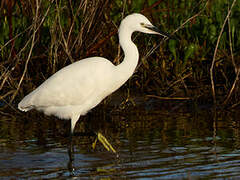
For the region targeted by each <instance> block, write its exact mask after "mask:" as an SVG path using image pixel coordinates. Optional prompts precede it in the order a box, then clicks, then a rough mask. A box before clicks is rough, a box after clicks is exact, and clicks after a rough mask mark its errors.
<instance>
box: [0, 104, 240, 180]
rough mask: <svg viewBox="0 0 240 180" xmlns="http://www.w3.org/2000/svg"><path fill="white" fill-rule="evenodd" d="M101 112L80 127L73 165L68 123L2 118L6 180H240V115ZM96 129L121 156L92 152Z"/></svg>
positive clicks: (34, 115)
mask: <svg viewBox="0 0 240 180" xmlns="http://www.w3.org/2000/svg"><path fill="white" fill-rule="evenodd" d="M97 109H98V111H93V112H91V113H90V115H88V116H87V117H85V118H83V120H82V121H83V122H82V123H78V125H77V128H76V131H77V135H75V136H74V137H73V145H74V154H73V156H74V160H73V161H70V160H69V154H68V150H69V139H68V132H69V128H70V125H69V122H68V121H62V120H58V119H55V118H52V117H45V116H43V115H42V114H40V113H38V112H30V113H28V114H24V116H23V114H17V115H14V116H13V115H10V114H4V115H2V116H1V117H0V167H1V168H0V179H11V178H12V179H18V178H19V179H24V178H26V179H28V178H31V179H75V177H80V179H89V178H92V179H101V178H110V179H121V178H122V179H129V178H139V179H148V178H149V179H154V178H156V179H199V178H206V179H208V178H209V179H210V178H211V179H224V178H226V179H228V178H236V179H238V178H240V149H239V147H240V137H239V136H240V118H239V117H240V116H239V113H238V111H235V112H220V111H213V110H212V109H198V108H192V107H191V108H181V107H180V108H179V107H178V108H177V109H174V108H172V107H171V108H169V107H161V108H160V107H158V106H151V108H145V107H144V108H142V107H140V108H139V107H133V108H127V109H125V110H123V111H119V112H118V111H113V112H111V110H109V109H108V110H101V107H99V108H97ZM173 109H174V110H173ZM179 109H181V110H179ZM183 109H184V110H183ZM189 109H191V110H189ZM104 112H109V113H104ZM92 130H93V131H95V132H102V133H103V134H104V135H105V137H106V138H108V140H109V141H110V142H111V144H112V145H113V146H114V147H115V149H116V150H117V152H118V157H117V156H116V155H115V154H113V153H110V152H107V151H106V150H105V149H104V148H103V146H102V144H100V143H98V144H97V147H96V149H94V150H93V149H92V147H91V145H92V143H93V142H94V140H95V137H94V136H92V135H91V133H90V134H89V132H91V131H92Z"/></svg>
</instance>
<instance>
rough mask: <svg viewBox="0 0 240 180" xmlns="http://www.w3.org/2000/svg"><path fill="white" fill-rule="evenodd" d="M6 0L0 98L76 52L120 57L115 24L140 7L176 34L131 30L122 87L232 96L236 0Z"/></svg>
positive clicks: (19, 92) (159, 93)
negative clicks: (132, 49) (134, 53)
mask: <svg viewBox="0 0 240 180" xmlns="http://www.w3.org/2000/svg"><path fill="white" fill-rule="evenodd" d="M11 2H12V1H7V0H4V1H3V2H2V4H1V16H0V23H1V26H0V48H1V51H0V58H1V61H0V72H1V75H0V92H1V93H0V100H1V101H2V102H4V103H5V104H9V105H11V104H12V103H13V104H15V102H16V101H18V100H19V99H20V98H22V97H23V96H24V95H26V94H27V93H28V92H30V91H32V90H33V89H34V88H36V87H37V86H38V85H39V84H41V83H42V82H43V81H44V80H45V79H46V78H48V77H49V76H50V75H52V74H53V73H55V72H56V71H57V70H59V69H60V68H62V67H64V66H66V65H68V64H70V63H73V62H74V61H77V60H79V59H82V58H85V57H89V56H96V55H97V56H104V57H106V58H108V59H111V60H112V61H113V62H114V63H116V64H117V63H119V62H120V61H121V55H122V52H121V51H120V48H119V46H118V38H117V36H116V34H117V27H118V25H119V23H120V21H121V19H122V18H123V17H124V16H126V15H127V14H130V13H132V12H141V13H143V14H145V15H146V16H147V17H149V18H150V19H151V21H153V24H155V25H157V26H159V27H160V29H161V30H163V31H167V32H169V33H172V34H173V36H174V37H175V39H170V40H167V41H165V40H164V41H162V40H161V39H160V38H159V37H158V36H154V37H152V38H151V37H149V36H148V37H145V35H142V34H134V36H133V39H134V41H135V42H136V44H137V45H138V48H139V49H141V51H140V55H141V56H140V57H141V59H140V65H141V66H139V67H138V68H137V72H136V73H135V75H134V76H133V77H132V78H131V80H130V81H129V83H127V85H125V86H124V88H131V89H132V91H139V90H140V91H141V92H144V93H145V94H146V95H147V96H148V97H154V98H159V99H164V98H165V99H168V100H171V99H183V100H185V99H187V100H189V99H192V100H194V101H196V102H198V103H215V104H218V105H227V106H230V107H236V106H237V105H238V104H239V95H238V75H239V65H238V64H239V63H238V59H239V49H240V48H239V47H240V30H239V28H240V21H239V14H240V2H238V1H236V0H230V1H229V0H214V1H212V0H208V1H206V0H202V1H191V0H182V1H177V0H170V1H167V0H158V1H147V0H140V1H133V0H130V1H120V0H117V1H108V0H107V1H104V0H92V1H89V0H82V1H72V0H68V1H67V0H56V1H54V0H52V1H49V0H34V1H19V0H18V1H16V2H15V3H11ZM139 36H141V37H139ZM152 47H154V48H152Z"/></svg>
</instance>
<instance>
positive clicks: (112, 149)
mask: <svg viewBox="0 0 240 180" xmlns="http://www.w3.org/2000/svg"><path fill="white" fill-rule="evenodd" d="M96 135H97V138H96V140H95V141H94V143H93V144H92V147H93V149H95V147H96V143H97V140H99V141H100V142H101V143H102V144H103V146H104V147H105V148H106V149H107V150H108V151H112V152H113V153H116V150H115V149H114V148H113V147H112V145H111V144H110V143H109V142H108V140H107V139H106V138H105V137H104V136H103V135H102V133H100V132H97V133H96Z"/></svg>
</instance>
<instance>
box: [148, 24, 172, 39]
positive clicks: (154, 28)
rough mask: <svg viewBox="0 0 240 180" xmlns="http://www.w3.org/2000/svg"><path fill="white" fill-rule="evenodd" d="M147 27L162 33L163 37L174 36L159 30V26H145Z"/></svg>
mask: <svg viewBox="0 0 240 180" xmlns="http://www.w3.org/2000/svg"><path fill="white" fill-rule="evenodd" d="M145 27H146V28H147V29H150V30H151V31H154V32H156V34H159V35H161V36H163V37H168V38H172V37H171V35H170V34H168V33H165V32H163V31H160V30H159V29H158V28H157V27H155V26H145Z"/></svg>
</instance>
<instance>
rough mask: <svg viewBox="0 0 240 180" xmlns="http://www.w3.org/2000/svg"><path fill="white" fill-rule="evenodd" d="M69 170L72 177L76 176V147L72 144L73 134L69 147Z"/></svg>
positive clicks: (70, 137)
mask: <svg viewBox="0 0 240 180" xmlns="http://www.w3.org/2000/svg"><path fill="white" fill-rule="evenodd" d="M68 157H69V161H68V170H69V172H70V173H71V175H74V167H73V162H74V146H73V142H72V133H70V136H69V146H68Z"/></svg>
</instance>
